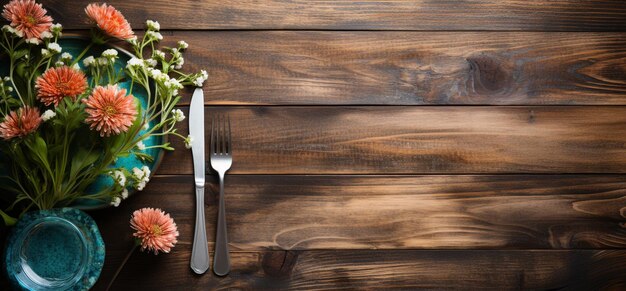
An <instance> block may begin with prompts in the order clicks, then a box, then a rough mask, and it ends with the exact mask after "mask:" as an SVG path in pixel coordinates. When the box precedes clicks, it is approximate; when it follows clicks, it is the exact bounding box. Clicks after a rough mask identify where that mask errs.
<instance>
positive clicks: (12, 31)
mask: <svg viewBox="0 0 626 291" xmlns="http://www.w3.org/2000/svg"><path fill="white" fill-rule="evenodd" d="M2 31H4V32H8V33H9V34H11V35H15V36H17V37H24V33H23V32H21V31H19V30H16V29H15V28H13V27H12V26H10V25H8V24H7V25H5V26H3V27H2Z"/></svg>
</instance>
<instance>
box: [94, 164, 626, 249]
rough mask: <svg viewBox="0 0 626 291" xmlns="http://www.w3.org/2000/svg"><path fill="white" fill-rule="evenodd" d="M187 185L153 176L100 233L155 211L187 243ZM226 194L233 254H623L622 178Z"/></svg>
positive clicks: (296, 185)
mask: <svg viewBox="0 0 626 291" xmlns="http://www.w3.org/2000/svg"><path fill="white" fill-rule="evenodd" d="M208 182H209V185H208V187H207V194H206V195H207V196H206V199H205V201H206V204H207V205H206V217H207V233H208V238H209V242H210V245H211V249H212V248H213V243H212V242H213V241H214V233H215V228H214V226H215V219H216V217H217V201H218V200H217V195H218V193H219V191H218V187H217V186H218V185H217V183H216V182H217V181H216V179H215V177H213V176H210V177H208ZM193 185H194V184H193V177H190V176H160V177H157V178H155V179H153V181H151V182H150V184H149V185H148V187H147V189H146V190H145V193H139V194H136V196H134V197H131V198H130V199H128V200H127V201H124V203H122V204H123V205H122V206H120V208H118V209H113V210H106V213H102V214H100V213H96V218H98V223H99V226H100V228H101V230H102V233H103V235H104V236H105V237H110V238H115V239H116V241H114V242H111V243H113V244H114V245H117V244H118V243H119V242H123V241H127V242H125V243H130V237H131V236H130V231H131V230H130V229H129V228H128V217H129V215H130V214H131V213H132V211H133V210H135V209H138V208H141V207H150V206H159V207H161V208H163V209H164V210H165V211H167V212H168V213H171V214H172V216H173V217H174V218H175V219H176V222H177V224H178V228H179V231H180V239H179V241H180V243H181V244H191V240H192V237H193V227H194V221H195V220H194V217H195V216H194V211H193V209H194V208H193V207H194V196H193V193H194V190H193ZM225 189H226V193H227V196H226V205H227V208H228V209H227V220H228V226H229V228H228V229H229V240H230V244H231V249H232V250H240V251H259V250H269V249H272V250H276V249H278V250H311V249H372V250H378V249H442V248H454V249H463V248H465V249H520V248H524V249H528V248H532V249H551V248H554V249H578V248H587V249H589V248H594V249H609V248H624V247H626V229H625V228H624V225H626V176H624V175H615V176H613V175H611V176H595V175H582V176H570V175H566V176H561V175H551V176H541V175H497V176H465V175H463V176H397V177H396V176H393V177H386V176H382V177H379V176H298V175H296V176H271V175H270V176H258V175H257V176H247V175H243V176H241V175H235V176H229V177H227V180H226V187H225ZM120 230H122V232H120ZM124 236H127V237H128V238H127V239H122V240H120V237H122V238H123V237H124ZM117 240H119V242H118V241H117ZM109 244H110V242H107V246H109ZM112 248H113V249H115V246H112Z"/></svg>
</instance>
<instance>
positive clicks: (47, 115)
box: [41, 109, 57, 122]
mask: <svg viewBox="0 0 626 291" xmlns="http://www.w3.org/2000/svg"><path fill="white" fill-rule="evenodd" d="M55 116H57V113H56V112H54V111H52V110H50V109H48V110H46V111H44V113H43V114H42V115H41V119H42V120H43V121H44V122H46V121H48V120H50V119H52V118H53V117H55Z"/></svg>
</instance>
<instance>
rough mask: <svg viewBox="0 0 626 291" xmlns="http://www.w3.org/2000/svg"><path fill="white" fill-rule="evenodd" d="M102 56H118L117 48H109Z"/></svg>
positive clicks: (109, 57) (111, 57)
mask: <svg viewBox="0 0 626 291" xmlns="http://www.w3.org/2000/svg"><path fill="white" fill-rule="evenodd" d="M102 57H103V58H107V59H115V58H117V50H116V49H107V50H105V51H103V52H102Z"/></svg>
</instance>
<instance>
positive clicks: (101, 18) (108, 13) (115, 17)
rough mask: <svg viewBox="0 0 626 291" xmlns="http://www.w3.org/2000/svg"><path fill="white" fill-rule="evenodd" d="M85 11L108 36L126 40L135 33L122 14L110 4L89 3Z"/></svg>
mask: <svg viewBox="0 0 626 291" xmlns="http://www.w3.org/2000/svg"><path fill="white" fill-rule="evenodd" d="M85 13H87V16H89V18H91V19H92V20H93V21H95V22H96V24H97V25H98V27H99V28H100V29H101V30H102V31H104V33H106V34H108V35H109V36H112V37H115V38H119V39H122V40H126V39H130V38H133V37H134V35H135V34H134V33H133V30H132V29H131V28H130V24H129V23H128V21H127V20H126V18H124V15H122V13H120V12H119V11H117V10H116V9H115V8H114V7H113V6H111V5H107V4H101V5H98V4H96V3H91V4H89V5H87V8H85Z"/></svg>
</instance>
